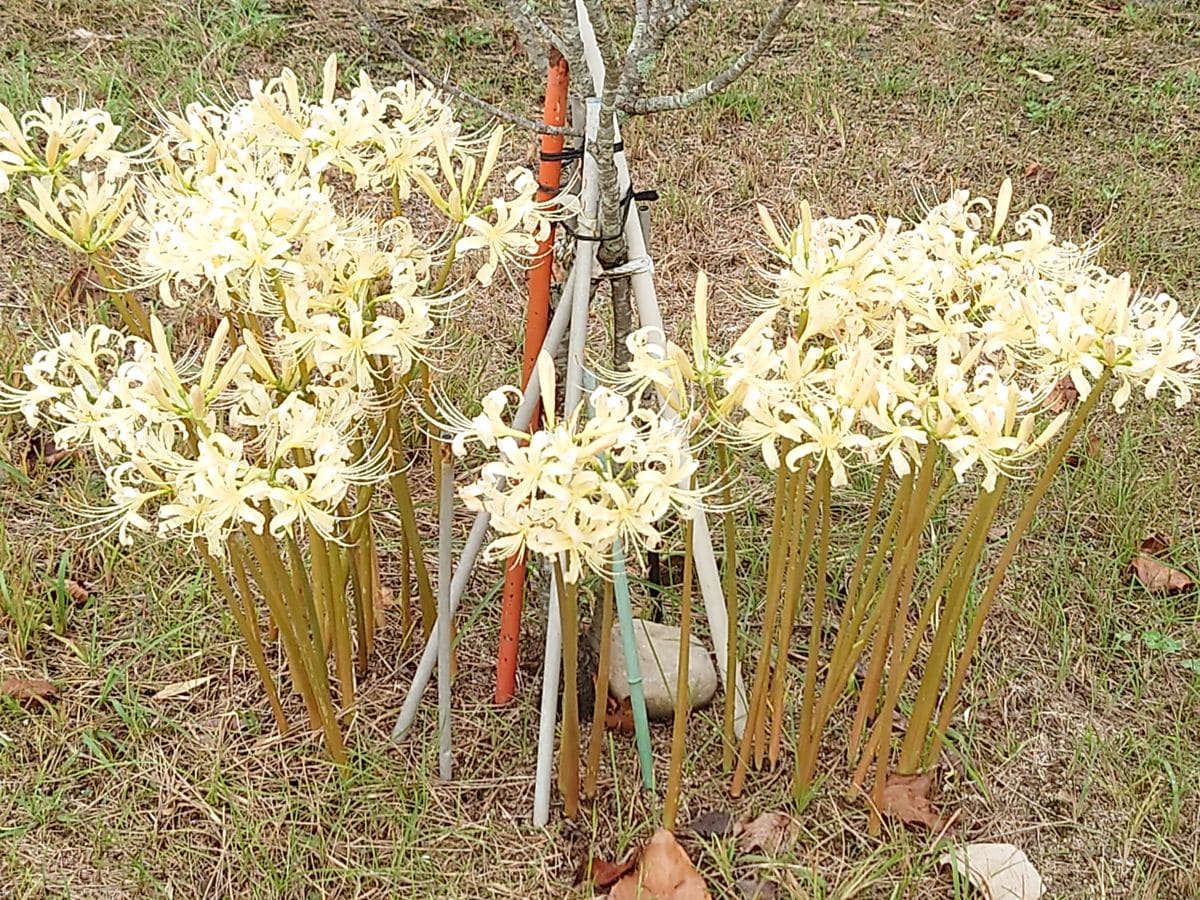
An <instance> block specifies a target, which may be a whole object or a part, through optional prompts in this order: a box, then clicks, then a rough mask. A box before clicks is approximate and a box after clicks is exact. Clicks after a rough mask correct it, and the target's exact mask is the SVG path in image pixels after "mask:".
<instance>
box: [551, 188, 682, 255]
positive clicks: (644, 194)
mask: <svg viewBox="0 0 1200 900" xmlns="http://www.w3.org/2000/svg"><path fill="white" fill-rule="evenodd" d="M643 199H644V200H657V199H658V192H657V191H653V190H647V191H635V190H634V189H633V185H632V184H631V185H629V187H628V189H626V191H625V196H623V197H622V198H621V202H620V207H621V230H620V231H619V232H618V233H617V234H580V233H579V232H578V231H576V230H575V229H574V228H572V227H571V226H570V225H568V224H567V223H566V222H559V223H558V224H559V226H560V227H561V228H562V230H563V231H565V232H566V233H567V234H568V235H569V236H570V237H571V238H573V239H575V240H577V241H591V242H593V243H603V242H604V241H613V240H616V239H617V238H619V237H620V236H621V235H622V234H624V233H625V225H626V223H628V222H629V208H630V207H631V206H633V203H634V201H635V200H643Z"/></svg>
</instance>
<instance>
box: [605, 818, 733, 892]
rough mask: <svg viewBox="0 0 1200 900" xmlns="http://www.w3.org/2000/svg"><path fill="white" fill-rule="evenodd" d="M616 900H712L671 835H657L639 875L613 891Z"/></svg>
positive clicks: (661, 831) (645, 853) (629, 877)
mask: <svg viewBox="0 0 1200 900" xmlns="http://www.w3.org/2000/svg"><path fill="white" fill-rule="evenodd" d="M609 896H610V897H613V898H615V900H711V897H712V895H711V894H709V892H708V887H707V886H706V885H705V883H704V879H703V878H701V877H700V873H699V872H697V871H696V867H695V866H693V865H692V861H691V860H690V859H688V855H687V853H686V852H685V851H684V849H683V848H682V847H680V846H679V843H678V842H677V841H676V840H675V836H674V835H673V834H671V832H669V831H666V830H664V829H662V828H660V829H659V830H658V831H657V832H655V834H654V837H652V838H651V839H650V843H649V844H647V845H646V849H645V850H644V851H642V858H641V860H640V861H639V862H638V867H637V871H636V872H630V873H629V874H628V875H626V876H625V877H624V878H622V879H621V880H620V881H618V882H617V884H616V886H615V887H613V889H612V892H611V893H610V894H609Z"/></svg>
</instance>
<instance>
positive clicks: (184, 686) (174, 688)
mask: <svg viewBox="0 0 1200 900" xmlns="http://www.w3.org/2000/svg"><path fill="white" fill-rule="evenodd" d="M215 677H216V676H215V675H202V676H200V677H199V678H189V679H188V680H187V681H177V682H175V683H174V684H168V685H167V686H166V687H164V688H163V689H162V690H160V691H158V692H157V693H156V694H155V695H154V696H153V697H152V698H151V699H152V700H170V699H171V698H172V697H181V696H183V695H184V694H190V693H191V692H192V691H194V690H196V688H200V687H204V685H206V684H208V683H209V682H210V681H212V680H213V678H215Z"/></svg>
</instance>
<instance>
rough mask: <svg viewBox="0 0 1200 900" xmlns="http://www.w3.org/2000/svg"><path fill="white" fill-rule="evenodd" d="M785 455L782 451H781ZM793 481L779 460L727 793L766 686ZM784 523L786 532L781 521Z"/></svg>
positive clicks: (745, 758)
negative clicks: (748, 678) (758, 633)
mask: <svg viewBox="0 0 1200 900" xmlns="http://www.w3.org/2000/svg"><path fill="white" fill-rule="evenodd" d="M782 455H786V454H782ZM795 483H796V481H795V480H794V476H793V475H792V474H791V473H790V472H789V471H788V467H787V465H786V464H785V463H783V462H782V461H781V462H780V465H779V471H778V473H777V474H776V476H775V508H774V512H773V514H772V516H771V547H770V550H769V551H768V552H769V557H770V558H769V559H768V561H767V587H766V609H765V611H764V613H763V630H762V635H763V638H762V641H763V645H762V647H761V648H760V649H759V656H758V664H757V666H756V667H755V670H754V681H753V682H752V683H751V688H750V700H749V702H748V704H747V712H746V727H745V730H743V731H742V739H741V741H740V742H739V744H738V752H737V759H736V761H735V765H734V767H733V779H732V780H731V781H730V784H729V793H730V795H731V796H734V797H737V796H740V795H741V793H742V788H743V786H744V785H745V783H746V770H747V767H748V766H749V763H750V749H751V744H752V742H753V741H754V735H755V733H756V732H757V731H758V724H757V723H758V715H759V710H760V708H761V706H762V701H763V698H764V697H765V695H766V687H767V668H768V666H767V658H768V657H769V656H770V653H771V646H770V645H771V635H772V634H773V633H774V631H775V618H776V616H777V615H778V605H779V591H780V585H781V584H782V582H783V568H784V562H785V560H784V557H785V556H786V555H787V552H788V547H790V546H791V543H790V541H789V537H788V535H789V534H791V533H793V532H796V533H798V528H799V526H800V519H801V518H802V517H801V516H791V518H790V519H789V518H788V516H789V515H790V513H791V509H792V494H793V493H794V485H795ZM785 522H786V523H788V529H787V533H786V534H785V532H784V527H783V526H784V523H785Z"/></svg>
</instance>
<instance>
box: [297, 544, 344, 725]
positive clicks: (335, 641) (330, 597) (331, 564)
mask: <svg viewBox="0 0 1200 900" xmlns="http://www.w3.org/2000/svg"><path fill="white" fill-rule="evenodd" d="M308 543H309V549H310V550H311V551H312V553H311V556H312V575H313V580H314V581H315V582H316V583H317V585H318V587H319V590H318V594H321V595H323V596H324V599H325V603H326V611H327V614H328V621H329V627H328V629H327V631H326V632H325V633H324V634H326V635H327V636H325V637H322V634H323V633H322V632H319V631H318V632H316V636H317V637H318V639H319V646H320V647H321V649H322V650H323V651H324V653H325V655H326V657H328V654H329V645H330V644H331V643H332V645H333V662H334V671H336V672H337V680H338V690H339V699H340V705H341V707H342V708H343V709H348V708H350V707H351V706H352V705H353V704H354V651H353V649H352V648H351V646H350V622H349V617H348V615H347V611H346V591H345V588H344V587H343V588H342V589H341V590H339V589H338V587H339V585H337V584H336V583H335V582H336V576H335V574H334V569H335V568H337V566H338V560H340V558H341V554H342V548H341V547H338V546H337V545H336V544H332V543H331V542H330V541H327V540H326V539H325V538H324V537H322V536H321V535H320V533H318V532H317V530H316V529H315V528H313V527H312V526H311V525H310V526H309V527H308ZM299 562H300V560H299V559H298V558H297V560H296V563H299ZM296 563H293V569H294V568H295V565H296ZM308 594H309V595H310V596H311V594H312V591H311V589H310V590H309V591H308ZM321 621H322V620H321V618H318V619H317V620H316V623H315V624H316V627H317V628H319V627H320V625H321Z"/></svg>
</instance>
